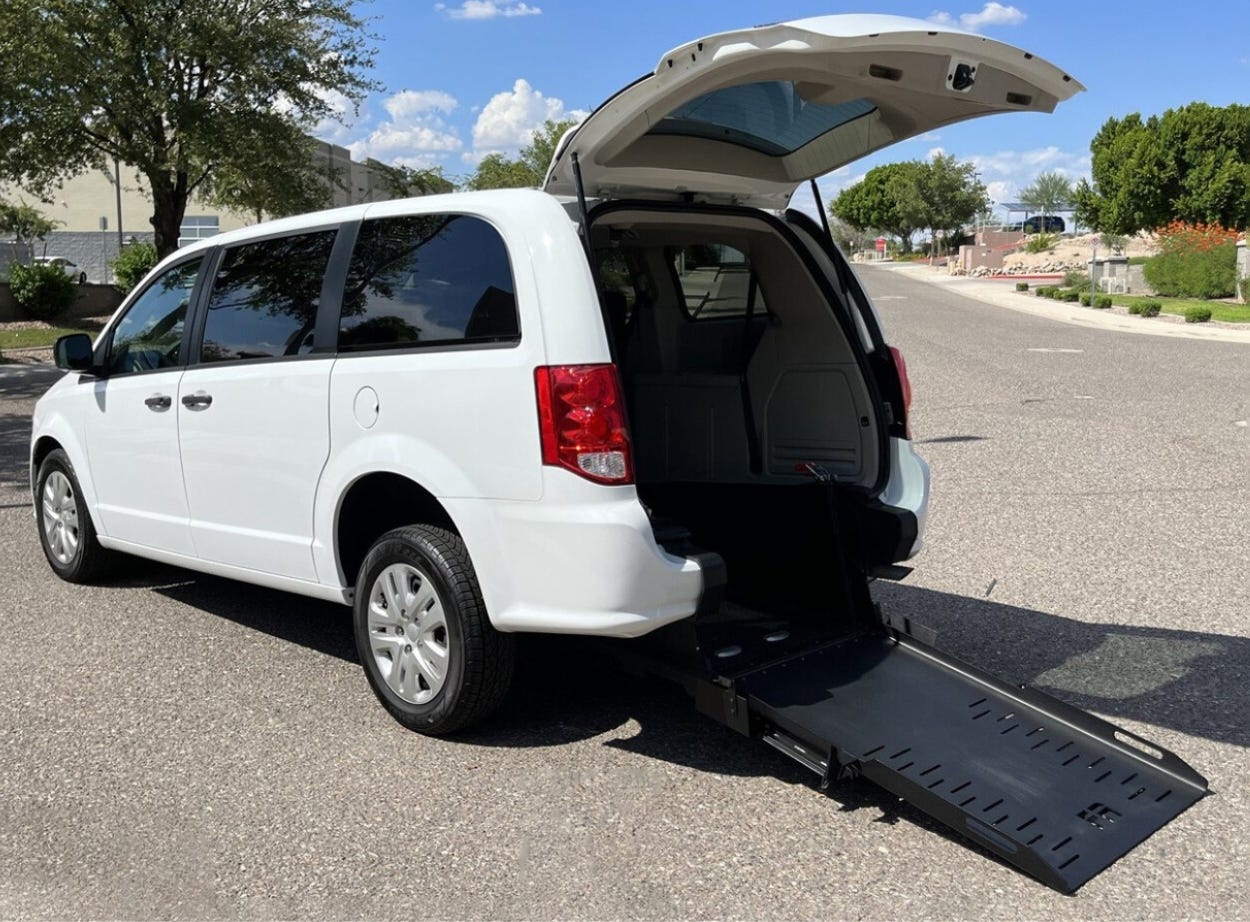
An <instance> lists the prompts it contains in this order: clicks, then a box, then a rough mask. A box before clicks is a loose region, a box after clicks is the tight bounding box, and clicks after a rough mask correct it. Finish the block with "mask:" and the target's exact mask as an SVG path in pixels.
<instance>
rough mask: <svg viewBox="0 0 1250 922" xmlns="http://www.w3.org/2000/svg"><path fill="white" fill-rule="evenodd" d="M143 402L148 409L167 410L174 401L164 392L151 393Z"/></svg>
mask: <svg viewBox="0 0 1250 922" xmlns="http://www.w3.org/2000/svg"><path fill="white" fill-rule="evenodd" d="M143 402H144V403H145V404H147V406H148V409H149V410H168V409H169V408H170V407H171V406H173V403H174V401H173V398H171V397H166V396H165V395H164V394H153V395H152V396H151V397H149V398H148V399H147V400H145V401H143Z"/></svg>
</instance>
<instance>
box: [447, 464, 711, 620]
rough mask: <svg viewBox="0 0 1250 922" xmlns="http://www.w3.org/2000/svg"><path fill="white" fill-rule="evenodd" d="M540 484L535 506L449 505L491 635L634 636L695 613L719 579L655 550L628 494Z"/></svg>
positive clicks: (568, 481) (568, 483)
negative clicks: (474, 575) (495, 632)
mask: <svg viewBox="0 0 1250 922" xmlns="http://www.w3.org/2000/svg"><path fill="white" fill-rule="evenodd" d="M544 480H545V481H546V482H545V484H544V496H543V499H542V501H541V502H533V503H531V502H501V501H498V500H496V501H482V500H469V501H463V502H459V503H455V502H448V507H449V509H448V511H449V512H451V514H452V517H453V518H454V519H455V521H456V524H457V526H458V527H459V528H460V530H461V534H462V536H463V537H464V540H465V543H466V545H467V546H468V548H469V553H470V555H471V556H472V558H473V562H474V567H475V569H476V570H477V574H478V581H479V583H480V585H481V587H482V595H483V598H484V599H485V601H486V607H487V610H488V611H489V612H490V618H491V623H492V624H494V626H495V627H496V628H497V629H499V630H501V631H534V632H542V633H559V634H588V635H595V636H603V637H637V636H639V635H642V634H646V633H649V632H650V631H653V630H655V629H656V628H659V627H662V626H664V625H666V624H670V623H672V622H674V621H679V620H681V619H682V618H687V617H689V616H690V615H692V614H694V613H695V611H696V609H697V608H698V606H699V601H700V599H701V597H702V595H703V593H704V589H705V583H706V582H708V581H709V578H710V579H712V580H714V579H715V578H716V577H717V576H719V574H705V573H704V570H703V567H702V565H701V564H700V562H699V561H698V560H697V559H694V558H683V557H675V556H673V555H671V554H669V553H667V552H666V551H664V550H663V549H662V548H660V547H659V546H658V545H657V544H656V543H655V538H654V535H653V534H652V531H651V523H650V522H649V521H648V519H647V514H646V512H645V511H644V510H643V508H642V504H641V503H640V502H639V501H638V496H637V494H636V492H635V491H634V488H633V487H632V486H631V487H603V486H597V485H595V484H590V483H583V482H581V481H579V480H578V478H576V477H575V476H574V475H572V474H567V473H565V472H563V471H558V470H554V469H549V470H545V471H544Z"/></svg>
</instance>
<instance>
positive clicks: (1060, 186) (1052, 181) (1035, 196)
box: [1020, 171, 1075, 228]
mask: <svg viewBox="0 0 1250 922" xmlns="http://www.w3.org/2000/svg"><path fill="white" fill-rule="evenodd" d="M1074 196H1075V191H1074V190H1073V188H1072V182H1071V181H1070V180H1069V179H1068V177H1066V176H1064V175H1063V174H1062V173H1060V172H1058V171H1053V172H1050V173H1042V174H1040V175H1039V176H1038V177H1037V178H1036V179H1034V180H1033V181H1032V182H1031V183H1029V184H1028V185H1027V186H1025V187H1024V188H1023V189H1021V190H1020V201H1021V202H1023V203H1024V204H1025V205H1028V206H1029V208H1031V209H1032V210H1033V211H1037V212H1041V215H1042V219H1043V221H1042V225H1043V228H1044V227H1045V223H1046V222H1045V218H1046V216H1047V215H1052V214H1054V213H1055V212H1056V211H1058V210H1059V209H1060V208H1066V207H1069V206H1070V205H1071V204H1072V200H1073V198H1074Z"/></svg>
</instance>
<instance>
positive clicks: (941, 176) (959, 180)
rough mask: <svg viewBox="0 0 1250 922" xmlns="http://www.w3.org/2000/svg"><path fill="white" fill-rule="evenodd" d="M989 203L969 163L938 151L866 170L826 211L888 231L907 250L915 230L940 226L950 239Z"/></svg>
mask: <svg viewBox="0 0 1250 922" xmlns="http://www.w3.org/2000/svg"><path fill="white" fill-rule="evenodd" d="M988 202H989V200H988V198H987V196H986V191H985V186H984V185H983V184H982V183H981V181H980V180H979V179H977V178H976V169H975V167H974V166H973V164H971V163H960V162H959V161H958V160H956V159H955V158H954V157H952V156H949V155H947V154H938V155H937V156H935V157H934V158H933V159H932V160H928V161H921V160H911V161H907V162H905V163H889V164H886V165H884V166H879V167H876V168H874V169H871V170H869V171H868V173H867V175H866V176H865V177H864V179H863V181H861V182H859V183H856V184H855V185H854V186H851V187H849V188H847V189H844V190H842V192H841V194H839V195H838V197H837V198H836V199H834V201H833V204H832V205H831V206H830V209H829V210H830V212H831V213H832V214H833V216H834V217H835V218H838V219H841V220H843V221H845V222H846V223H847V224H849V225H851V226H852V227H854V228H857V229H859V230H867V229H869V228H881V229H883V230H885V231H887V232H888V233H890V234H892V235H893V236H895V237H897V238H898V240H899V243H900V245H901V246H902V248H903V251H904V252H910V251H911V238H912V236H913V235H914V234H915V232H916V231H918V230H921V229H923V228H928V229H929V230H930V231H941V232H942V234H943V236H944V237H945V238H946V239H947V240H953V239H955V238H957V237H958V236H960V233H961V232H962V230H963V228H964V226H965V225H967V224H969V223H971V222H972V221H973V220H974V219H975V218H976V216H977V214H978V213H980V212H981V211H982V210H983V209H985V208H986V207H987V205H988Z"/></svg>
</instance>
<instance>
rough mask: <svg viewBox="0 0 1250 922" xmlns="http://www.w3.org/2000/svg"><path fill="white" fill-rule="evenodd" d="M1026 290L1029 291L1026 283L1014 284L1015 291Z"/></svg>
mask: <svg viewBox="0 0 1250 922" xmlns="http://www.w3.org/2000/svg"><path fill="white" fill-rule="evenodd" d="M1028 290H1029V283H1028V282H1016V291H1028Z"/></svg>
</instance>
